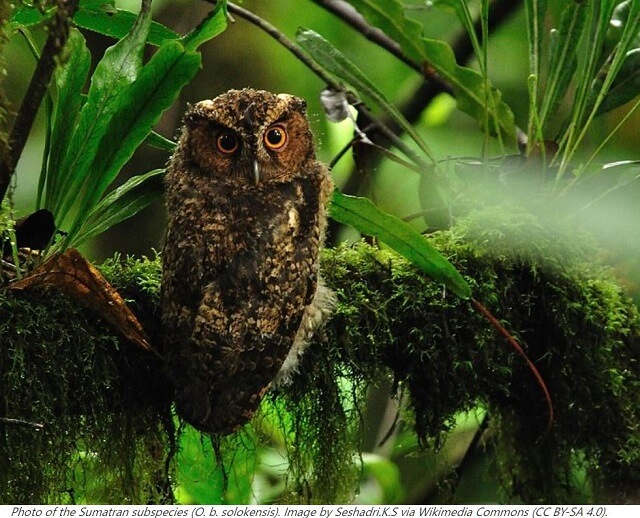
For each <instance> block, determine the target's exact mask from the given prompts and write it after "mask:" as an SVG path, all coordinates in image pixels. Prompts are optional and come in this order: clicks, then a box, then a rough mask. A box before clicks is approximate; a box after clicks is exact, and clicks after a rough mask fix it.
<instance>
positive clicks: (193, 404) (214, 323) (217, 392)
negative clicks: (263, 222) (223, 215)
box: [176, 188, 323, 433]
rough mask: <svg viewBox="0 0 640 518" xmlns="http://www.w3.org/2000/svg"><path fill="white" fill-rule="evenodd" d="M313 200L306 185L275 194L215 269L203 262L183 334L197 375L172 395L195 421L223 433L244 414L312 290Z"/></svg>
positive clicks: (281, 357)
mask: <svg viewBox="0 0 640 518" xmlns="http://www.w3.org/2000/svg"><path fill="white" fill-rule="evenodd" d="M320 200H321V198H320V197H319V193H318V191H317V190H315V191H314V190H310V189H307V188H305V189H302V190H298V191H296V194H295V195H294V194H292V195H291V196H290V197H289V198H285V202H284V203H283V202H282V200H281V199H280V200H278V202H279V205H277V207H278V211H277V213H276V214H275V215H273V214H272V217H271V220H270V222H269V225H268V226H267V228H265V229H262V230H261V231H260V232H256V233H254V234H252V236H250V233H249V231H248V230H247V234H246V235H245V239H244V241H243V242H242V246H239V247H237V248H236V249H235V253H234V254H233V255H232V256H231V257H229V258H228V260H224V261H220V262H218V263H217V264H216V265H215V268H216V269H217V270H216V271H215V272H207V268H205V277H206V279H207V283H206V285H205V287H204V289H203V292H202V297H201V299H200V304H199V307H198V308H197V314H196V316H195V319H194V326H193V330H192V336H191V344H192V345H191V348H192V349H193V350H194V352H195V353H196V354H197V355H200V357H201V358H202V362H201V365H202V374H203V375H201V376H199V378H200V379H199V380H197V381H196V382H195V383H193V381H194V380H193V378H192V379H191V380H190V384H189V388H188V389H185V391H184V392H183V393H182V394H177V398H176V400H177V403H178V407H179V410H180V411H181V414H182V415H183V417H185V418H186V419H187V420H190V421H191V422H193V423H194V424H196V425H197V426H198V427H199V428H201V429H204V430H208V431H215V432H218V433H228V432H231V431H233V430H234V429H236V428H238V427H240V426H241V425H243V424H244V423H245V422H246V421H248V420H249V419H250V418H251V416H252V415H253V413H254V412H255V410H256V409H257V407H258V405H259V403H260V401H261V399H262V397H263V395H264V393H265V392H266V391H267V389H268V388H269V385H270V384H271V383H272V381H273V380H274V378H275V377H276V375H277V373H278V371H279V370H280V368H281V366H282V364H283V362H284V361H285V358H286V357H287V355H288V353H289V351H290V350H291V348H292V346H293V344H294V340H295V337H296V335H297V333H298V329H299V328H300V326H301V322H302V319H303V315H304V314H305V310H306V308H307V307H308V306H309V304H310V303H311V301H312V300H313V297H314V295H315V292H316V285H317V275H318V253H319V248H320V241H321V234H320V232H321V228H320V224H319V219H321V218H322V217H323V214H322V212H321V210H323V209H321V206H320V204H319V202H320ZM266 203H268V200H267V201H266ZM247 219H250V218H247ZM207 257H208V256H207ZM212 267H213V265H212Z"/></svg>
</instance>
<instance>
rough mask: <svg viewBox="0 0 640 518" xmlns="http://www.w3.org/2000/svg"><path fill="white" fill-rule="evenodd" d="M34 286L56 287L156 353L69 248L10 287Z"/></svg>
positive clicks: (116, 298) (115, 296) (113, 294)
mask: <svg viewBox="0 0 640 518" xmlns="http://www.w3.org/2000/svg"><path fill="white" fill-rule="evenodd" d="M35 287H54V288H58V289H59V290H61V291H63V292H64V293H66V294H67V295H68V296H69V297H71V298H73V299H75V300H77V301H78V302H79V303H80V304H82V305H83V306H85V307H88V308H89V309H92V310H93V311H96V312H97V313H99V314H100V315H101V316H102V317H103V318H104V319H105V320H106V321H107V322H109V323H110V324H112V325H113V326H115V327H116V328H117V329H118V330H119V331H120V332H121V333H122V334H123V335H124V336H125V338H127V339H128V340H130V341H132V342H133V343H135V344H136V345H138V346H139V347H142V348H143V349H144V350H145V351H148V352H152V353H154V354H156V355H157V354H158V353H157V352H156V350H155V349H153V347H151V344H150V343H149V340H148V338H147V336H146V335H145V332H144V330H143V329H142V326H141V325H140V322H138V319H137V318H136V316H135V315H134V314H133V313H132V312H131V310H130V309H129V308H128V307H127V305H126V303H125V301H124V299H123V298H122V297H121V296H120V294H119V293H118V292H117V291H116V289H115V288H114V287H113V286H111V284H109V283H108V282H107V280H106V279H105V278H104V277H103V276H102V274H101V273H100V272H99V271H98V270H97V269H96V268H94V267H93V266H92V265H91V263H89V261H87V260H86V259H85V258H84V257H83V256H82V254H81V253H80V252H78V251H77V250H76V249H74V248H69V249H67V250H65V251H64V252H63V253H61V254H56V255H54V256H53V257H51V258H50V259H48V260H47V261H45V262H44V263H42V264H41V265H40V266H38V267H37V268H36V269H35V270H33V271H32V272H31V273H29V275H28V276H27V277H24V278H23V279H20V280H19V281H16V282H14V283H13V284H12V285H11V289H14V290H25V289H29V288H35Z"/></svg>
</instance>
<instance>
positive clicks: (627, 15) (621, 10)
mask: <svg viewBox="0 0 640 518" xmlns="http://www.w3.org/2000/svg"><path fill="white" fill-rule="evenodd" d="M637 7H638V6H637V3H635V0H626V1H624V2H620V3H619V4H618V5H617V6H616V7H615V9H614V10H613V14H612V15H611V20H610V21H609V27H608V28H607V37H606V46H605V53H606V54H610V53H611V52H612V51H613V50H614V49H615V47H616V46H617V45H618V43H619V42H620V40H621V39H622V35H623V33H624V30H625V27H627V26H628V25H629V24H630V23H637V16H638V12H637ZM634 8H635V9H634ZM637 48H640V32H635V35H634V37H633V39H632V43H631V46H630V47H629V48H628V49H626V51H627V52H629V51H631V50H633V49H637Z"/></svg>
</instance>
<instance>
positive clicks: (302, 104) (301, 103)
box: [293, 97, 307, 115]
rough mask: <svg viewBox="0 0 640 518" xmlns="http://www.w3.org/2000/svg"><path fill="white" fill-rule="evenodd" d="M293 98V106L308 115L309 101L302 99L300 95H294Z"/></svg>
mask: <svg viewBox="0 0 640 518" xmlns="http://www.w3.org/2000/svg"><path fill="white" fill-rule="evenodd" d="M293 100H294V102H293V107H294V108H295V109H296V110H297V111H299V112H300V113H302V115H306V114H307V101H305V100H304V99H300V98H299V97H294V98H293Z"/></svg>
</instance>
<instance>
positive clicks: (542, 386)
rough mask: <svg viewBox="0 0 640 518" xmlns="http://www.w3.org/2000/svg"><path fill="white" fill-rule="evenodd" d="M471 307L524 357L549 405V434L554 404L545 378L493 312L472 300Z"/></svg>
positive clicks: (547, 427) (547, 431) (547, 430)
mask: <svg viewBox="0 0 640 518" xmlns="http://www.w3.org/2000/svg"><path fill="white" fill-rule="evenodd" d="M471 305H472V306H473V307H474V308H475V309H476V311H478V313H480V314H481V315H482V316H483V317H484V318H486V319H487V320H488V321H489V323H490V324H491V326H492V327H493V328H494V329H495V330H496V331H498V333H500V334H501V335H502V336H503V337H504V338H505V339H506V340H507V342H509V345H511V347H513V348H514V349H515V351H516V352H517V353H518V354H519V355H520V356H521V357H522V359H523V360H524V361H525V362H526V364H527V367H529V370H530V371H531V373H532V374H533V377H534V378H535V380H536V383H537V384H538V386H539V387H540V389H541V390H542V393H543V394H544V399H545V401H546V403H547V426H546V429H545V434H548V433H549V432H550V431H551V427H552V426H553V402H552V400H551V394H550V393H549V389H548V388H547V384H546V383H545V382H544V378H543V377H542V374H540V371H539V370H538V368H537V367H536V366H535V364H534V363H533V362H532V361H531V360H530V359H529V357H528V356H527V353H525V352H524V350H523V349H522V347H521V346H520V344H519V343H518V342H517V341H516V339H515V338H514V337H513V336H512V335H511V333H509V331H507V329H506V328H505V327H504V326H503V325H502V324H501V323H500V322H498V319H497V318H496V317H494V316H493V315H492V314H491V312H490V311H489V310H488V309H487V308H486V307H485V306H484V305H483V304H482V303H480V302H479V301H477V300H476V299H474V298H472V299H471Z"/></svg>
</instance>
